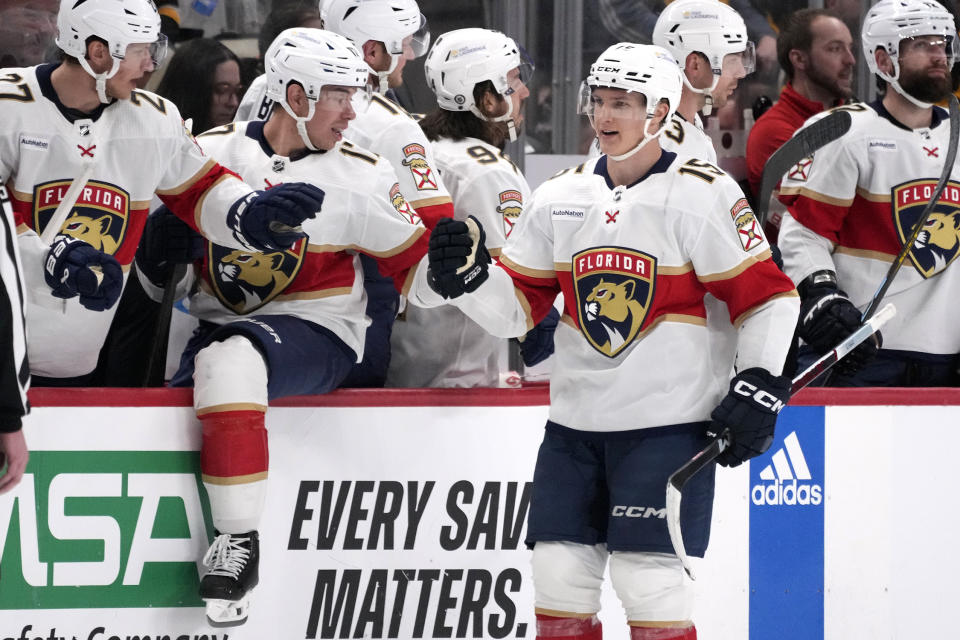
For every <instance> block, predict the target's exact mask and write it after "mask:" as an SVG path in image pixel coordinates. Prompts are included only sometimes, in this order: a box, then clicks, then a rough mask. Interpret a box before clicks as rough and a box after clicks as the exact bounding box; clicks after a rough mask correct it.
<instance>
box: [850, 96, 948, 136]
mask: <svg viewBox="0 0 960 640" xmlns="http://www.w3.org/2000/svg"><path fill="white" fill-rule="evenodd" d="M869 106H870V108H871V109H873V110H874V111H876V112H877V115H879V116H880V117H881V118H884V119H885V120H887V121H889V122H890V124H892V125H893V126H895V127H897V128H900V129H903V130H904V131H913V129H911V128H910V127H908V126H907V125H905V124H903V123H902V122H900V121H899V120H897V119H896V118H894V117H893V116H892V115H890V112H889V111H887V108H886V107H885V106H883V102H882V99H881V98H877V99H876V100H874V101H873V102H871V103H870V105H869ZM946 119H947V112H946V111H945V110H944V109H943V108H942V107H938V106H936V105H934V106H933V113H932V114H930V127H929V128H930V129H936V128H937V125H939V124H940V123H941V122H943V121H944V120H946ZM921 128H922V129H926V128H927V127H921Z"/></svg>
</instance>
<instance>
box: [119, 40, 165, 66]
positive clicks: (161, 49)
mask: <svg viewBox="0 0 960 640" xmlns="http://www.w3.org/2000/svg"><path fill="white" fill-rule="evenodd" d="M147 56H149V57H150V61H151V62H152V63H153V66H154V67H159V66H160V64H161V63H162V62H163V59H164V58H166V57H167V36H165V35H164V34H162V33H159V34H157V39H156V40H154V41H153V42H135V43H133V44H128V45H127V48H126V50H125V51H124V52H123V55H122V56H119V57H122V58H123V59H125V60H130V61H131V62H134V63H136V62H139V61H142V60H143V59H144V58H145V57H147ZM114 57H118V56H114Z"/></svg>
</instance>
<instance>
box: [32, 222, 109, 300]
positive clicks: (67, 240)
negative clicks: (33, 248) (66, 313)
mask: <svg viewBox="0 0 960 640" xmlns="http://www.w3.org/2000/svg"><path fill="white" fill-rule="evenodd" d="M44 278H45V279H46V281H47V284H48V285H50V288H51V289H52V290H53V295H54V296H55V297H57V298H73V297H74V296H80V304H82V305H83V306H84V307H86V308H87V309H90V310H91V311H104V310H106V309H109V308H110V307H112V306H113V305H114V304H116V302H117V299H118V298H119V297H120V291H121V290H122V289H123V270H122V269H121V268H120V263H118V262H117V260H116V258H114V257H113V256H111V255H109V254H106V253H104V252H102V251H98V250H97V249H94V248H93V247H92V246H90V245H89V244H87V243H86V242H84V241H83V240H80V239H78V238H74V237H73V236H68V235H64V234H60V235H58V236H57V237H56V238H54V241H53V244H52V245H51V246H50V251H49V252H48V253H47V260H46V262H45V263H44Z"/></svg>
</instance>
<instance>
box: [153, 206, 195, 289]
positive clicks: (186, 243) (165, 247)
mask: <svg viewBox="0 0 960 640" xmlns="http://www.w3.org/2000/svg"><path fill="white" fill-rule="evenodd" d="M206 244H207V241H206V239H205V238H204V237H203V236H202V235H200V234H199V233H197V232H196V231H194V230H193V229H191V228H190V225H188V224H187V223H186V222H184V221H183V220H181V219H180V218H178V217H177V216H176V215H174V213H173V212H172V211H170V209H168V208H166V207H163V206H161V207H159V208H157V210H156V211H154V212H153V213H151V214H150V215H149V216H147V222H146V224H145V225H144V226H143V235H142V236H140V246H139V248H138V249H137V258H136V259H137V269H139V270H140V272H141V273H142V274H144V275H145V276H147V278H149V280H150V282H152V283H153V284H155V285H157V286H158V287H163V286H165V285H166V282H167V280H168V279H169V278H170V274H171V273H173V268H174V265H177V264H191V263H193V262H194V261H195V260H199V259H200V258H202V257H203V254H204V251H205V249H206Z"/></svg>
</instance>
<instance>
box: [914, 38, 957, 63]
mask: <svg viewBox="0 0 960 640" xmlns="http://www.w3.org/2000/svg"><path fill="white" fill-rule="evenodd" d="M909 53H919V54H922V55H926V56H929V57H931V58H933V57H936V56H938V55H942V54H946V56H947V68H948V69H949V68H951V67H952V66H953V63H954V62H956V60H957V39H956V38H952V37H949V36H947V37H944V36H929V35H928V36H911V37H909V38H904V39H903V40H901V41H900V55H901V56H903V55H904V54H909Z"/></svg>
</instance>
